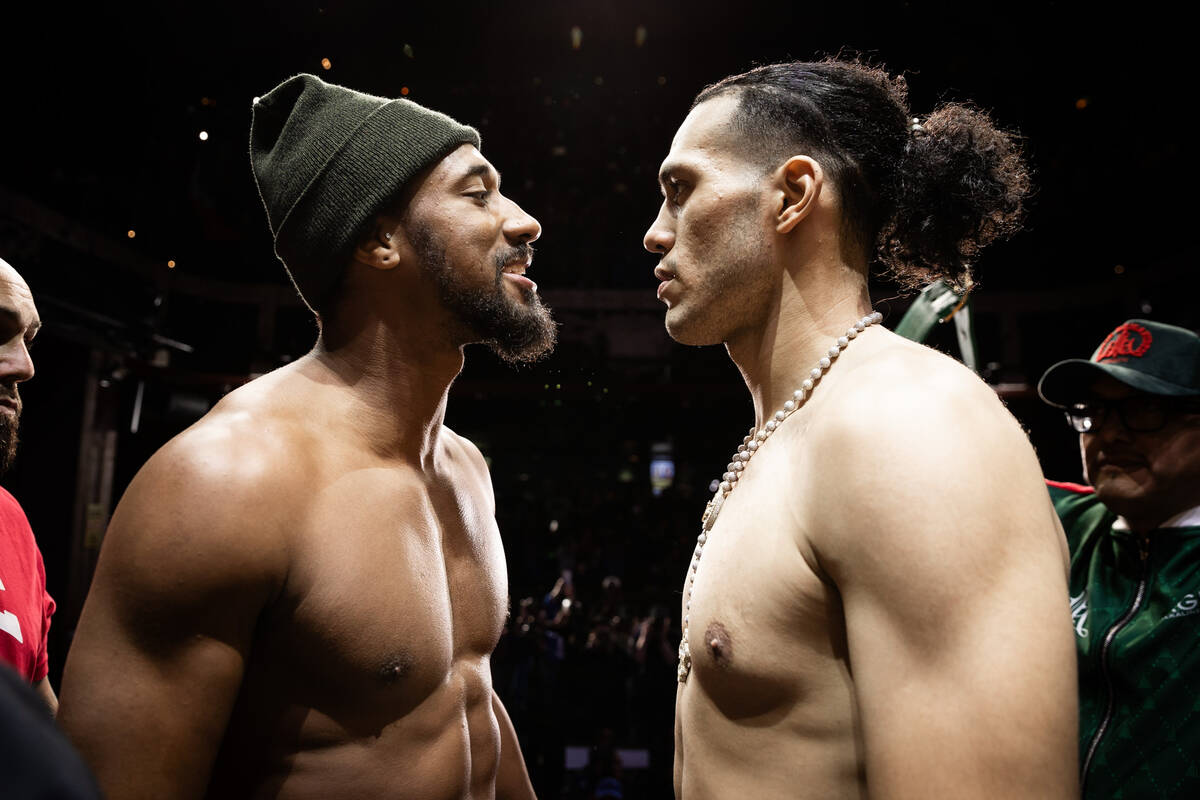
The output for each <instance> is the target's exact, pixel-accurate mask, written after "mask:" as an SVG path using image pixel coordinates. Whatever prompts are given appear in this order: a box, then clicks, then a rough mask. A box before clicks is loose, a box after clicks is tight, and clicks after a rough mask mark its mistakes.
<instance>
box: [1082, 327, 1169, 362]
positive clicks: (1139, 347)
mask: <svg viewBox="0 0 1200 800" xmlns="http://www.w3.org/2000/svg"><path fill="white" fill-rule="evenodd" d="M1152 341H1154V337H1153V336H1152V335H1151V334H1150V331H1148V330H1146V329H1145V328H1143V327H1142V326H1141V325H1137V324H1135V323H1132V322H1126V323H1125V324H1124V325H1122V326H1121V327H1119V328H1117V329H1116V330H1115V331H1113V332H1112V333H1110V334H1109V335H1108V338H1107V339H1105V340H1104V344H1102V345H1100V349H1099V350H1097V351H1096V355H1095V356H1093V357H1092V360H1093V361H1107V360H1109V359H1113V358H1120V359H1126V358H1141V357H1142V356H1144V355H1145V354H1146V351H1147V350H1149V349H1150V342H1152Z"/></svg>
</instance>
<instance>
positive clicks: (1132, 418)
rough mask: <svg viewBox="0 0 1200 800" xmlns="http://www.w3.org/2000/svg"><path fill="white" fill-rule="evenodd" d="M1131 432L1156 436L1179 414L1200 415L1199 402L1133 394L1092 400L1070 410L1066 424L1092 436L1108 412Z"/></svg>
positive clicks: (1078, 404)
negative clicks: (1117, 397)
mask: <svg viewBox="0 0 1200 800" xmlns="http://www.w3.org/2000/svg"><path fill="white" fill-rule="evenodd" d="M1110 410H1111V411H1116V412H1117V419H1119V420H1121V424H1122V425H1124V426H1125V429H1126V430H1128V431H1130V432H1132V433H1156V432H1158V431H1161V430H1162V429H1163V428H1165V427H1166V426H1167V423H1168V422H1170V421H1171V419H1172V418H1173V417H1175V416H1177V415H1182V414H1200V402H1196V401H1183V402H1180V401H1177V400H1167V399H1164V398H1161V397H1155V396H1153V395H1133V396H1131V397H1123V398H1121V399H1120V400H1099V399H1096V400H1092V401H1090V402H1087V403H1076V404H1075V405H1073V406H1071V407H1070V408H1069V409H1067V412H1066V416H1067V424H1068V425H1070V426H1071V427H1072V428H1073V429H1074V430H1075V431H1076V432H1078V433H1090V432H1092V431H1094V430H1096V429H1097V428H1099V427H1100V426H1101V425H1103V424H1104V419H1105V417H1106V416H1107V415H1108V412H1109V411H1110Z"/></svg>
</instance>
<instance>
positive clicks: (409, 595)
mask: <svg viewBox="0 0 1200 800" xmlns="http://www.w3.org/2000/svg"><path fill="white" fill-rule="evenodd" d="M293 541H294V543H295V547H294V553H293V555H292V558H291V565H292V566H291V571H290V573H289V575H288V579H287V585H286V589H285V593H284V595H283V596H282V597H281V598H280V599H279V601H278V602H277V603H276V605H275V607H274V608H272V609H271V610H270V611H269V612H268V613H267V615H266V616H265V617H264V619H263V624H262V625H260V635H259V637H258V639H257V641H256V644H255V649H254V651H253V652H252V655H251V660H252V662H254V664H253V665H252V666H253V675H251V676H248V678H250V679H252V678H254V677H257V678H259V680H260V682H262V683H265V684H268V688H267V691H268V693H269V694H270V695H275V696H278V697H279V700H280V701H281V703H284V704H287V705H302V706H310V707H317V708H321V709H322V710H328V711H331V712H333V713H330V714H329V716H330V717H332V718H335V719H338V718H344V719H346V720H367V721H370V722H371V725H368V726H367V727H374V725H375V724H376V723H383V724H386V722H387V721H388V720H394V719H398V718H400V717H402V716H404V715H405V714H407V713H408V712H409V711H411V710H412V709H414V708H416V707H417V706H419V705H420V704H421V703H422V702H423V701H424V699H425V698H426V697H428V696H429V695H430V694H431V693H432V692H434V691H435V690H436V689H437V688H438V687H440V686H442V685H443V684H444V683H445V682H446V681H447V680H448V676H449V675H450V674H451V672H452V671H453V670H455V669H456V667H460V669H459V670H458V671H460V672H461V671H462V670H461V667H465V668H466V670H467V672H476V671H478V672H480V673H481V674H486V660H487V658H488V656H489V655H490V653H491V651H492V649H493V648H494V647H495V645H496V642H497V640H498V638H499V635H500V631H501V628H502V626H503V622H504V616H505V612H506V603H507V592H508V589H507V582H506V570H505V563H504V554H503V549H502V546H501V542H500V537H499V531H498V530H497V527H496V523H495V519H494V517H493V516H492V515H491V513H490V509H489V508H487V507H486V506H485V503H484V500H483V498H482V497H480V496H476V495H475V494H473V493H472V492H471V491H469V490H466V489H462V490H454V489H443V490H440V491H436V490H430V489H429V488H428V487H426V486H424V485H421V484H419V483H412V482H409V483H402V484H397V482H395V481H391V480H388V479H386V477H384V476H375V475H369V474H368V475H360V476H355V477H354V478H350V479H346V480H344V481H341V482H339V483H337V484H334V485H332V486H330V487H328V488H327V489H325V490H324V491H323V492H321V493H320V494H319V495H318V496H315V497H314V498H313V500H312V502H311V503H310V504H309V508H308V510H307V511H306V513H305V515H304V519H303V525H302V527H301V529H299V530H297V532H296V534H295V536H294V538H293ZM485 684H486V681H483V680H480V681H468V682H467V684H466V686H467V688H468V689H469V690H470V691H469V692H467V693H468V694H471V695H475V694H482V693H483V692H484V691H485V690H486V689H487V688H488V687H487V686H486V685H485ZM479 699H480V698H478V697H473V696H472V697H464V698H463V700H464V701H465V702H466V703H468V704H469V703H470V702H472V701H478V700H479Z"/></svg>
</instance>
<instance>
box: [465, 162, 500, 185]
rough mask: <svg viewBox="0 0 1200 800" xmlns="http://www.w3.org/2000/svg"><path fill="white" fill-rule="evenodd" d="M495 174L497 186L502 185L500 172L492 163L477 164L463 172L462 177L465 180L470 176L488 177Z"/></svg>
mask: <svg viewBox="0 0 1200 800" xmlns="http://www.w3.org/2000/svg"><path fill="white" fill-rule="evenodd" d="M493 175H494V176H495V181H496V186H499V185H500V173H499V172H498V171H496V170H495V169H494V168H493V167H492V165H491V164H475V165H473V166H471V167H469V168H468V169H467V171H466V172H464V173H463V176H462V179H463V180H464V181H465V180H467V179H468V178H475V177H480V178H488V177H491V176H493Z"/></svg>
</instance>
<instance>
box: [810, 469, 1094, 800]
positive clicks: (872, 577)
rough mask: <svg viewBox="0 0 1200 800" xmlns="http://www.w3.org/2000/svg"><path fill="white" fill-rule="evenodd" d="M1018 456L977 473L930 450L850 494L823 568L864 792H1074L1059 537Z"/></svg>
mask: <svg viewBox="0 0 1200 800" xmlns="http://www.w3.org/2000/svg"><path fill="white" fill-rule="evenodd" d="M1017 450H1018V452H1004V451H1003V450H994V451H992V452H993V455H994V459H993V461H992V462H990V463H987V464H983V463H979V462H978V461H976V460H975V459H974V458H973V457H971V456H970V455H966V456H964V454H963V453H961V452H956V449H955V448H954V447H950V448H947V449H944V450H942V449H936V450H934V452H937V455H936V456H933V455H925V456H918V457H916V458H915V459H914V462H915V463H913V464H911V465H910V468H909V469H904V470H898V469H895V468H896V467H897V466H898V463H897V461H891V462H890V466H891V467H892V469H893V472H892V473H891V474H890V475H888V474H885V473H884V472H883V471H882V470H881V471H876V472H874V473H872V474H867V475H866V476H865V478H864V480H863V481H862V482H861V483H857V484H853V485H851V484H847V487H848V488H847V489H846V490H845V492H846V496H845V497H844V498H843V500H845V501H846V502H845V504H844V505H845V507H847V508H853V509H854V511H853V512H852V513H853V515H854V516H853V519H852V518H851V517H850V515H849V513H847V514H846V515H845V516H841V517H838V516H837V515H836V514H835V518H837V519H838V522H839V524H840V530H839V531H838V539H839V542H840V543H838V544H834V545H832V546H831V547H830V550H831V552H832V555H831V556H830V557H829V559H828V563H829V564H830V565H832V568H831V570H830V572H831V576H832V577H833V579H834V581H835V583H836V584H837V586H838V589H839V592H840V593H841V596H842V601H843V604H844V610H845V619H846V629H847V640H848V645H849V658H850V667H851V670H852V675H853V680H854V685H855V694H856V699H857V702H858V705H859V712H860V715H861V720H862V728H863V738H864V745H865V753H866V761H867V778H868V782H869V783H870V784H871V786H872V797H916V796H934V797H936V796H955V797H963V798H970V797H997V796H1022V797H1066V796H1068V795H1069V794H1070V793H1071V792H1073V791H1074V780H1075V778H1074V776H1075V761H1076V755H1075V753H1076V727H1075V726H1076V686H1075V653H1074V642H1073V640H1072V638H1071V628H1070V620H1069V613H1068V604H1067V600H1066V598H1067V592H1066V582H1065V576H1064V573H1063V569H1062V556H1061V549H1060V541H1059V539H1060V536H1061V534H1060V533H1059V531H1058V529H1057V528H1056V527H1055V526H1054V523H1053V516H1052V515H1048V514H1047V513H1046V512H1047V503H1046V500H1045V497H1044V494H1045V493H1044V491H1042V490H1041V488H1040V483H1039V481H1038V479H1037V475H1036V474H1031V475H1026V474H1025V473H1027V472H1029V471H1030V469H1029V467H1030V464H1029V459H1027V458H1026V457H1025V454H1024V453H1022V452H1019V447H1018V448H1017ZM1030 455H1031V454H1030ZM899 457H900V456H899V455H898V456H897V458H899ZM937 462H941V463H937ZM883 463H889V462H887V461H884V462H883ZM1034 463H1036V462H1034ZM1034 472H1036V470H1034ZM901 476H902V477H901ZM854 493H857V494H856V495H855V496H856V498H857V501H858V502H857V503H856V504H853V505H851V504H850V503H849V501H850V499H851V494H854ZM864 498H866V499H865V500H864Z"/></svg>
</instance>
